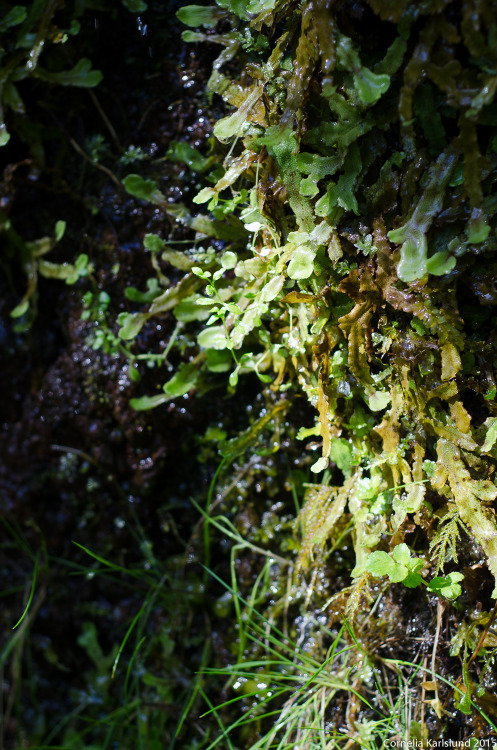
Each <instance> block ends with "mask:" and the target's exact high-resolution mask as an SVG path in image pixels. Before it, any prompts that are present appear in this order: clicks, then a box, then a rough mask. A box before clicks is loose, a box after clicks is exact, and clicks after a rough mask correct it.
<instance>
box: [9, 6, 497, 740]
mask: <svg viewBox="0 0 497 750" xmlns="http://www.w3.org/2000/svg"><path fill="white" fill-rule="evenodd" d="M125 5H126V6H127V7H128V8H129V9H130V10H135V11H140V12H141V11H142V10H144V8H142V5H143V4H140V7H135V4H134V3H132V2H126V3H125ZM136 5H138V4H136ZM35 7H36V8H39V7H41V5H40V4H37V3H33V8H35ZM46 7H48V6H47V4H45V8H46ZM20 8H21V6H15V8H14V9H12V10H11V11H10V12H9V14H8V15H7V16H6V18H7V22H5V21H4V27H5V28H7V27H8V26H9V25H10V27H15V28H17V27H20V28H21V32H19V34H20V36H19V38H20V39H22V38H24V37H22V34H28V33H31V31H30V30H31V28H32V26H31V27H29V28H28V27H27V26H26V24H27V23H28V21H27V20H26V19H29V18H31V17H32V16H33V14H34V11H31V15H29V13H28V14H26V12H25V10H26V9H24V11H22V10H19V9H20ZM16 9H17V10H16ZM37 12H39V16H37V19H36V20H37V21H38V18H39V17H41V16H40V14H41V11H37ZM23 13H24V15H23ZM45 13H48V11H46V10H45ZM16 14H17V15H16ZM177 15H178V18H179V20H180V21H181V22H182V23H183V24H184V25H185V26H186V27H188V29H187V30H185V31H184V32H183V40H184V42H186V43H187V44H188V45H194V47H193V49H195V50H197V51H198V50H200V49H204V48H205V46H206V45H216V46H217V47H218V48H219V47H220V48H221V52H220V54H219V55H218V56H217V58H215V60H214V62H213V63H212V70H211V72H210V77H209V79H208V82H207V94H206V95H207V97H208V99H207V101H208V107H209V109H211V110H212V112H218V113H219V112H220V109H219V107H220V101H221V99H222V100H223V101H224V103H225V106H224V110H223V112H222V113H221V114H222V116H220V117H217V118H216V121H215V124H214V126H213V137H211V138H209V140H208V144H207V147H205V146H204V147H203V148H200V150H199V149H198V148H194V147H193V146H192V145H191V144H190V143H189V142H188V139H186V138H185V139H184V140H173V141H171V142H170V143H169V145H168V150H167V153H166V154H165V159H160V160H156V161H153V160H150V159H146V158H144V159H142V160H140V159H138V160H135V161H139V162H140V164H139V166H140V169H138V168H135V171H133V172H131V173H130V171H129V169H128V168H127V164H126V162H123V161H122V160H121V166H120V169H121V173H120V174H122V178H121V176H120V177H119V178H116V177H115V174H114V173H113V172H110V174H111V175H112V177H113V178H114V180H117V183H118V184H119V185H121V184H122V186H123V189H124V190H125V191H126V192H127V194H128V195H130V196H132V197H133V198H135V199H137V201H140V202H141V203H140V204H139V205H142V206H143V205H150V204H151V205H152V206H154V207H155V208H156V209H158V210H159V212H160V214H161V215H162V216H163V217H164V227H163V228H159V229H157V230H156V231H154V232H146V233H144V239H143V249H144V257H146V259H147V261H146V262H147V264H148V271H147V273H148V274H149V278H148V279H147V280H146V288H145V287H142V288H138V287H137V286H135V281H134V279H132V278H131V279H130V278H126V279H124V283H125V285H126V289H125V293H124V297H125V303H123V304H122V305H121V308H120V312H118V314H117V315H115V316H114V318H113V317H112V309H109V304H110V302H111V298H110V296H109V294H108V293H107V291H106V290H105V289H102V288H99V287H98V284H95V283H94V278H95V276H94V272H95V264H96V261H95V260H90V259H89V257H88V255H87V254H84V255H83V254H80V255H79V256H78V257H75V258H73V259H72V261H71V262H65V261H64V262H57V263H56V262H49V261H46V260H44V259H43V257H42V256H44V255H45V253H46V252H48V251H49V250H51V249H52V248H53V246H54V244H55V241H56V240H59V239H61V238H62V235H63V232H64V223H63V222H61V221H59V223H58V224H57V225H56V228H55V235H54V236H55V239H54V240H48V239H47V238H44V239H43V240H38V241H36V242H33V241H31V242H30V243H26V242H23V241H22V240H21V239H19V237H18V235H17V234H16V233H13V230H12V229H11V228H10V226H8V225H7V224H6V226H5V231H6V232H7V234H8V233H9V232H10V235H9V234H8V236H9V237H10V239H11V240H12V242H13V244H16V243H17V244H19V243H21V244H22V247H23V252H24V253H25V254H26V253H28V255H27V256H26V255H25V257H24V260H23V263H24V267H25V270H26V274H27V278H28V290H27V292H26V293H25V294H24V296H23V298H22V300H21V302H20V303H19V304H18V305H17V306H16V307H15V308H14V310H13V311H12V313H11V314H12V316H13V317H14V318H15V319H16V320H17V321H20V328H19V330H23V329H24V328H26V327H27V326H28V325H29V321H30V320H31V318H30V315H32V314H34V313H33V310H34V307H33V306H31V307H30V303H31V302H32V301H33V300H34V294H35V288H36V275H37V273H41V274H45V275H48V276H50V277H51V278H58V279H65V280H66V282H67V283H69V284H71V285H76V286H75V288H76V290H77V291H76V293H80V294H81V298H80V299H81V304H80V306H81V319H82V321H83V322H85V323H86V324H88V326H89V331H90V333H89V341H90V344H91V347H92V350H93V351H94V352H98V351H101V352H103V353H104V354H108V355H109V356H118V357H124V358H125V359H126V361H127V362H128V363H129V365H128V374H129V383H128V385H130V387H132V389H133V397H132V398H131V402H130V403H131V405H132V406H133V408H134V409H135V410H136V411H137V412H148V411H149V410H152V409H157V410H158V411H157V413H159V414H160V410H163V409H165V408H167V407H165V405H169V406H171V405H176V404H178V403H180V402H181V400H182V399H188V398H191V397H194V398H195V399H197V400H199V401H200V402H202V401H212V400H214V399H216V400H217V401H216V403H219V404H221V403H223V401H224V400H225V399H228V403H234V402H236V399H237V398H242V399H243V394H244V389H245V390H246V392H248V393H251V394H254V393H256V392H257V391H258V392H257V395H256V396H254V403H256V404H258V405H259V412H258V413H255V412H254V413H253V417H252V419H251V422H250V424H249V425H247V424H246V423H244V424H241V422H240V420H239V419H238V421H236V420H235V423H234V421H233V420H232V421H230V420H229V419H226V420H225V421H223V420H221V421H218V422H215V421H212V422H211V424H210V425H209V426H208V427H207V429H206V431H205V432H204V433H203V435H201V436H200V435H199V436H197V445H199V446H200V448H199V449H198V456H199V460H200V462H203V463H204V464H206V463H212V462H214V463H215V462H216V460H217V462H218V468H217V471H216V472H215V475H214V478H213V479H212V482H211V485H210V490H209V492H208V494H207V502H206V503H204V504H203V505H201V504H200V501H199V498H198V497H197V498H195V499H194V507H195V508H196V513H197V517H198V518H200V520H199V522H198V524H199V526H198V527H196V528H195V529H194V531H193V536H192V539H193V542H192V543H191V544H190V546H188V545H187V547H186V549H187V551H188V550H190V549H191V547H192V545H193V547H194V548H195V550H196V551H195V554H196V555H197V556H198V557H199V559H201V560H202V562H203V565H204V566H205V571H206V572H205V575H204V573H202V575H203V582H204V585H207V586H208V585H212V583H213V582H214V583H215V585H217V586H224V587H225V593H224V594H223V593H222V591H221V595H220V596H219V597H218V598H217V601H216V605H215V613H214V616H215V617H219V618H220V620H221V621H223V622H224V623H225V624H224V626H223V627H224V635H223V638H224V639H225V641H227V640H229V639H232V640H233V644H232V645H230V646H229V647H227V648H226V652H227V654H228V656H226V655H225V657H224V662H223V660H222V659H218V660H216V658H215V657H212V658H211V660H209V658H210V657H209V658H208V654H207V650H208V649H207V650H206V651H204V652H203V654H202V658H201V659H200V669H201V673H202V677H201V678H197V679H196V681H195V682H194V688H193V690H192V693H191V694H190V697H189V698H188V699H187V701H186V704H185V707H184V710H183V711H182V713H181V714H180V717H179V720H178V722H177V724H176V727H175V729H174V732H173V734H171V737H174V739H172V740H171V743H172V744H171V747H172V746H173V745H174V743H175V742H176V741H181V739H178V738H181V737H184V736H185V735H184V734H182V732H183V733H184V732H185V726H187V724H188V721H191V720H193V719H192V717H194V721H195V722H196V721H202V720H199V719H198V718H197V717H198V715H199V714H200V713H202V712H203V711H205V712H206V716H205V721H206V722H207V725H208V726H209V730H208V731H207V730H206V731H205V734H204V735H203V737H202V736H200V737H196V738H195V739H190V737H191V735H190V734H188V742H191V745H190V744H189V745H188V746H189V747H192V748H193V747H202V748H205V750H210V748H213V747H215V746H219V747H227V748H245V747H247V748H253V750H255V749H256V748H261V749H262V748H269V747H277V748H281V750H282V749H283V748H286V747H305V748H317V747H322V748H333V747H352V746H356V745H353V743H356V744H357V745H359V746H362V747H367V748H376V747H379V746H380V745H381V743H382V742H384V741H385V740H387V739H391V738H394V737H398V738H402V739H404V740H416V741H418V742H419V743H420V744H419V747H421V746H423V743H424V744H426V743H427V741H428V740H429V739H437V738H440V737H447V738H453V739H459V740H462V739H466V738H467V737H469V736H470V735H471V736H473V737H476V738H488V737H489V736H491V737H494V736H495V732H496V731H497V729H496V726H495V721H496V719H497V705H496V702H495V697H494V695H493V693H492V690H493V688H494V687H495V653H496V652H495V646H496V641H495V634H494V632H493V630H492V628H493V622H494V616H495V613H496V611H497V610H496V607H495V606H494V602H493V600H494V599H496V598H497V519H496V517H495V505H494V501H495V499H496V498H497V487H496V484H495V468H496V460H497V412H496V396H497V385H496V381H495V367H496V356H497V351H496V345H495V341H494V328H495V323H496V319H495V317H496V316H495V309H496V306H497V290H496V288H495V283H496V281H495V272H496V268H497V265H496V261H495V257H496V250H497V238H496V228H497V225H496V220H495V217H496V213H497V201H496V197H495V181H496V179H497V130H496V127H495V122H496V116H497V102H494V100H495V92H496V89H497V23H496V21H495V18H496V16H497V4H496V3H495V2H487V3H483V2H480V1H479V0H424V1H423V2H413V1H412V0H367V1H365V2H351V1H350V2H349V0H342V1H341V2H324V0H308V1H307V2H304V3H296V2H294V1H293V0H263V1H262V2H255V0H218V3H217V5H215V6H196V5H190V6H185V7H182V8H181V9H180V10H179V11H178V14H177ZM21 16H22V17H21ZM43 17H44V18H45V16H43ZM46 17H47V18H48V15H47V16H46ZM33 18H34V16H33ZM8 19H10V20H8ZM33 23H34V21H33V22H32V24H33ZM47 23H48V21H47ZM72 23H73V24H74V22H72ZM21 24H24V26H21ZM40 28H41V27H40ZM74 28H75V27H74V25H72V26H70V28H69V31H68V32H67V33H72V31H71V29H73V30H74ZM39 33H41V32H39ZM61 33H62V32H61ZM26 38H27V37H26ZM30 39H31V37H30ZM31 43H32V44H34V42H33V41H32V40H31ZM17 46H18V47H21V49H28V46H27V44H25V45H24V46H23V45H22V44H19V43H18V44H17ZM34 49H35V47H34V46H32V47H29V53H26V54H28V58H29V60H31V59H32V57H33V55H34V54H35V53H33V50H34ZM36 49H37V48H36ZM23 54H24V53H23ZM26 54H24V57H21V55H20V53H15V54H14V53H11V55H12V56H11V58H10V61H9V62H8V65H7V68H8V69H9V71H12V72H9V76H10V77H8V78H6V79H5V80H6V81H7V83H6V84H5V86H6V88H5V89H4V106H5V104H8V105H9V106H11V107H13V105H12V101H13V96H14V94H13V93H12V92H15V88H14V82H15V80H16V76H17V77H18V76H19V74H18V73H17V74H16V72H15V71H19V70H21V69H22V70H23V71H27V63H26V62H25V59H24V58H25V57H26ZM14 59H15V64H14ZM29 60H28V62H29ZM36 61H37V58H36V60H35V63H36ZM9 66H10V67H9ZM37 71H38V73H37V75H38V76H39V77H40V78H41V80H44V81H53V82H54V83H58V84H64V85H65V84H66V83H72V85H83V84H84V85H86V86H93V85H96V84H97V83H98V82H99V79H98V74H96V73H95V72H92V71H91V69H90V64H89V62H88V61H87V60H86V59H84V60H80V61H79V62H77V63H76V64H75V67H73V68H72V69H71V70H70V71H69V72H68V73H67V74H63V73H61V72H50V73H49V72H48V71H47V70H45V68H40V67H39V66H38V68H37ZM33 74H34V73H33ZM23 75H24V73H23ZM64 75H65V76H66V78H64ZM57 76H58V77H57ZM67 76H69V78H71V76H72V79H71V80H70V81H69V79H67ZM74 76H76V78H77V81H75V80H74ZM78 76H81V82H80V78H78ZM66 79H67V80H66ZM9 92H10V93H9ZM19 106H20V105H19ZM212 119H213V120H214V119H215V118H214V116H213V117H212ZM6 138H7V136H6V135H4V142H6ZM95 161H96V160H95ZM130 161H133V160H132V159H131V160H130ZM128 163H129V162H128ZM164 163H166V164H168V165H169V168H170V167H171V165H181V166H182V168H184V169H185V170H186V171H187V178H186V179H188V180H190V184H191V185H194V186H195V191H194V192H195V195H194V197H193V200H191V201H185V202H179V201H177V200H171V198H169V197H167V196H166V193H165V183H166V178H165V176H164ZM108 171H109V170H108ZM92 284H93V286H92ZM156 325H166V326H167V329H168V340H167V343H165V342H164V341H161V342H160V344H159V345H158V347H157V348H156V349H154V348H153V347H151V346H148V345H147V343H146V342H147V341H148V338H147V332H148V331H151V330H152V329H153V327H154V326H156ZM166 371H167V372H168V375H167V376H164V372H166ZM150 372H153V373H154V377H155V380H154V381H153V383H152V380H153V379H151V376H150ZM151 383H152V385H153V387H154V388H155V390H151ZM254 389H257V391H255V390H254ZM223 408H224V407H223ZM220 410H221V411H220V413H221V414H224V412H223V411H222V409H221V407H220ZM297 441H300V442H297ZM216 449H217V451H218V454H219V456H218V458H217V459H216V458H215V455H216V452H215V451H216ZM292 464H293V465H292ZM261 476H263V477H264V479H263V480H261V479H260V477H261ZM261 482H262V490H261V488H260V487H259V488H258V490H257V493H258V494H260V493H261V492H263V494H264V493H265V495H266V498H265V500H264V501H263V502H262V503H261V501H260V499H259V500H257V499H254V496H253V493H254V491H255V490H254V489H253V487H254V486H255V485H256V484H257V485H258V483H261ZM234 488H235V489H236V491H237V492H238V499H239V501H240V502H239V503H238V504H237V503H236V502H235V501H234V500H233V499H232V497H231V495H230V493H231V492H232V491H233V489H234ZM240 503H241V505H240ZM292 503H294V506H293V507H292ZM244 504H245V507H243V505H244ZM251 518H252V520H250V519H251ZM256 519H259V521H257V520H256ZM199 527H201V528H202V531H201V533H199ZM217 541H219V542H220V545H221V547H222V548H223V549H225V548H226V547H223V545H226V543H227V542H229V548H230V552H229V555H230V560H229V563H223V562H221V561H220V559H218V557H217V556H216V554H215V553H214V549H215V544H216V542H217ZM185 554H186V553H185ZM97 559H99V560H100V562H103V563H105V564H107V563H106V562H105V561H103V560H101V559H100V558H97ZM247 568H248V570H247ZM209 576H210V578H209ZM209 580H210V581H211V584H208V581H209ZM154 585H155V584H154ZM160 586H162V583H160V584H159V587H160ZM412 589H417V590H418V591H415V592H412ZM154 590H155V589H154ZM157 590H159V589H157ZM197 594H198V591H197ZM197 594H196V596H197ZM150 596H152V595H150ZM153 596H155V594H154V595H153ZM149 598H150V597H149ZM148 601H149V599H147V602H148ZM144 606H145V605H144ZM168 606H171V605H170V604H169V605H168ZM226 622H228V624H226ZM143 627H144V626H143ZM442 631H444V635H443V636H442ZM85 632H86V631H85ZM129 632H130V631H128V633H127V634H126V637H125V639H124V641H123V644H122V647H123V646H124V644H125V642H126V639H127V637H128V634H129ZM85 637H86V636H85ZM90 637H92V636H91V634H87V637H86V641H85V642H86V643H87V646H86V648H90V646H89V645H88V644H89V643H90V641H89V639H90ZM218 637H220V636H218ZM442 641H443V642H442ZM122 647H121V650H122ZM138 648H139V646H136V649H138ZM121 650H120V651H119V654H120V653H121ZM93 654H95V650H93ZM119 654H118V656H119ZM133 657H134V654H133ZM133 657H132V659H131V661H130V662H129V667H128V672H127V676H126V684H127V682H128V680H129V679H130V677H129V676H130V675H131V674H132V672H131V663H132V660H133ZM204 657H205V658H204ZM91 658H93V659H94V660H95V658H94V656H92V657H91ZM102 659H103V661H102ZM113 659H115V655H114V654H113V655H112V656H110V657H105V659H104V658H103V656H102V658H100V657H99V658H97V659H96V662H97V661H98V662H99V663H100V666H99V667H98V665H97V667H98V669H100V668H102V669H103V670H104V671H105V670H106V669H107V668H108V667H109V665H110V663H111V661H112V660H113ZM104 662H105V665H104V666H103V667H102V664H103V663H104ZM390 673H392V674H394V676H395V680H396V684H395V685H394V686H392V682H391V677H390ZM137 679H138V678H137ZM210 680H212V683H210V682H209V681H210ZM223 681H224V682H223ZM221 683H223V687H222V688H221V687H218V688H215V687H214V688H211V687H209V685H210V684H211V685H214V686H219V685H221ZM149 684H150V685H152V684H153V682H150V678H149ZM216 690H217V693H216ZM164 699H165V698H164ZM202 701H203V705H204V706H205V708H204V709H203V710H201V709H200V708H199V706H200V705H201V704H202ZM221 704H222V705H221ZM461 715H463V717H464V716H465V718H464V719H463V718H461ZM188 717H190V718H188ZM399 717H400V718H399ZM185 722H186V723H185ZM209 722H212V723H209ZM168 731H169V730H168ZM171 731H172V730H171ZM492 733H493V734H492ZM201 734H202V733H201ZM168 736H169V735H168ZM158 741H159V742H160V740H158ZM347 743H349V744H347ZM79 746H80V745H78V747H79ZM81 746H83V745H81ZM150 746H151V747H152V746H153V747H156V745H150Z"/></svg>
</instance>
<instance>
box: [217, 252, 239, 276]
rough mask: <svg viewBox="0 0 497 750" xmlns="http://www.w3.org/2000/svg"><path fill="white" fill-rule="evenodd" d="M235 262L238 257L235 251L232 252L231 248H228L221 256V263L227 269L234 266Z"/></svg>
mask: <svg viewBox="0 0 497 750" xmlns="http://www.w3.org/2000/svg"><path fill="white" fill-rule="evenodd" d="M237 263H238V258H237V256H236V253H233V252H232V251H231V250H228V252H226V253H224V254H223V255H222V257H221V265H222V267H223V268H225V269H226V270H227V271H228V270H230V269H232V268H234V267H235V266H236V264H237Z"/></svg>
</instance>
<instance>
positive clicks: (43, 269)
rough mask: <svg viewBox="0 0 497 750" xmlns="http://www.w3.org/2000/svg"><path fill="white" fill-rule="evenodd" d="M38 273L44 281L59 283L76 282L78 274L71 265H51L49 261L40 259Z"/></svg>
mask: <svg viewBox="0 0 497 750" xmlns="http://www.w3.org/2000/svg"><path fill="white" fill-rule="evenodd" d="M38 271H39V272H40V274H41V276H43V277H44V278H46V279H60V280H61V281H66V280H69V281H72V279H73V278H74V280H75V281H77V280H78V277H79V274H78V273H77V271H76V269H75V267H74V266H73V265H72V264H71V263H51V262H50V261H49V260H43V259H42V258H40V260H39V261H38Z"/></svg>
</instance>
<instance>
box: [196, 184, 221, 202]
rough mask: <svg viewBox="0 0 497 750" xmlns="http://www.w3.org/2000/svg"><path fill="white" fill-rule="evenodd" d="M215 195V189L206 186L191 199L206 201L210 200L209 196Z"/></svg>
mask: <svg viewBox="0 0 497 750" xmlns="http://www.w3.org/2000/svg"><path fill="white" fill-rule="evenodd" d="M215 195H216V191H215V190H214V188H211V187H206V188H203V189H202V190H201V191H200V193H197V195H196V196H195V198H194V199H193V202H194V203H207V201H210V199H211V198H213V197H214V196H215Z"/></svg>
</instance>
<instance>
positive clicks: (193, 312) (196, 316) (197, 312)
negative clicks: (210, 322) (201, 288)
mask: <svg viewBox="0 0 497 750" xmlns="http://www.w3.org/2000/svg"><path fill="white" fill-rule="evenodd" d="M201 299H203V298H201V297H200V298H199V295H198V294H193V295H192V296H191V297H186V299H183V300H181V302H179V303H178V304H177V305H176V306H175V308H174V311H173V312H174V316H175V318H176V320H180V321H181V322H182V323H191V322H192V320H207V318H208V317H209V315H210V310H206V309H205V308H204V307H202V306H201V305H200V304H199V302H200V300H201ZM209 301H210V302H211V300H209Z"/></svg>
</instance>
